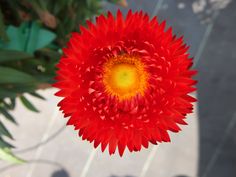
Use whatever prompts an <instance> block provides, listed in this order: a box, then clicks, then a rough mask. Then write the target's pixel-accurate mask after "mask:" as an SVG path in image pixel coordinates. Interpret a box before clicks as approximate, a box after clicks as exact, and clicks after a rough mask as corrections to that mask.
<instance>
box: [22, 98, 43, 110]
mask: <svg viewBox="0 0 236 177" xmlns="http://www.w3.org/2000/svg"><path fill="white" fill-rule="evenodd" d="M20 100H21V102H22V103H23V105H24V106H25V107H26V108H28V109H29V110H30V111H33V112H39V110H38V109H37V108H35V106H34V105H33V104H32V103H31V102H30V101H29V100H28V99H27V98H26V97H24V96H20Z"/></svg>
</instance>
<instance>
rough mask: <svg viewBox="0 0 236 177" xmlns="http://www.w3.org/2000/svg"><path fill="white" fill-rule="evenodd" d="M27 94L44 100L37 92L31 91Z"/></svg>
mask: <svg viewBox="0 0 236 177" xmlns="http://www.w3.org/2000/svg"><path fill="white" fill-rule="evenodd" d="M29 94H30V95H32V96H34V97H36V98H39V99H41V100H46V99H45V98H44V97H43V96H41V95H40V94H38V93H36V92H32V93H29Z"/></svg>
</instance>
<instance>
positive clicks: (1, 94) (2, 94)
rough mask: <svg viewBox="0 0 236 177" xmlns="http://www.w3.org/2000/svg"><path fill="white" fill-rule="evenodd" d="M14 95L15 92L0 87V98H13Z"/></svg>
mask: <svg viewBox="0 0 236 177" xmlns="http://www.w3.org/2000/svg"><path fill="white" fill-rule="evenodd" d="M0 77H1V76H0ZM16 96H17V94H16V93H15V92H11V91H9V90H6V89H3V88H0V98H15V97H16Z"/></svg>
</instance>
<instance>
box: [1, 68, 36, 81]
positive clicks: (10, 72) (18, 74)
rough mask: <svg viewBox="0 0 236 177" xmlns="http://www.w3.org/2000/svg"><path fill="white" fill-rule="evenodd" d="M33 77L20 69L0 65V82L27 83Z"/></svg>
mask: <svg viewBox="0 0 236 177" xmlns="http://www.w3.org/2000/svg"><path fill="white" fill-rule="evenodd" d="M28 82H35V79H34V78H33V77H32V76H31V75H29V74H26V73H24V72H22V71H18V70H16V69H12V68H8V67H2V66H0V84H2V83H8V84H9V83H28Z"/></svg>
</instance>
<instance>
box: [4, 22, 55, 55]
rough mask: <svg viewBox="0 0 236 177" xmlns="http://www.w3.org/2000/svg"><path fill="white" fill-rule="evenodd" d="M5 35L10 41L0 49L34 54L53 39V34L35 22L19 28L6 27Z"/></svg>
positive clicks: (23, 24) (25, 23) (24, 24)
mask: <svg viewBox="0 0 236 177" xmlns="http://www.w3.org/2000/svg"><path fill="white" fill-rule="evenodd" d="M7 34H8V36H9V39H10V41H9V42H5V43H1V41H0V48H4V49H12V50H17V51H25V52H27V53H31V54H32V53H34V52H35V51H36V50H37V49H40V48H43V47H45V46H47V45H48V44H50V43H51V42H52V41H53V40H54V39H55V38H56V35H55V33H53V32H51V31H49V30H47V29H44V28H43V27H42V25H40V24H39V23H37V22H35V21H34V22H24V23H22V24H21V25H20V26H19V27H15V26H11V25H10V26H8V27H7Z"/></svg>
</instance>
